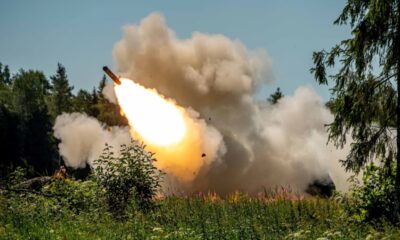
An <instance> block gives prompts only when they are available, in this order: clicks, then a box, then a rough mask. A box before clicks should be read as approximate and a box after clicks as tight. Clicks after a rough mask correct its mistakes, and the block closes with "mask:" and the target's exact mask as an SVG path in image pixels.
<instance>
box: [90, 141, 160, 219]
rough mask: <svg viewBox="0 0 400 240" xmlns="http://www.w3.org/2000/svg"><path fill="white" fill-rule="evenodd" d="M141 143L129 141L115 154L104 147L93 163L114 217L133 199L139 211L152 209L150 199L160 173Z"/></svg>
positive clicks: (121, 214) (151, 156)
mask: <svg viewBox="0 0 400 240" xmlns="http://www.w3.org/2000/svg"><path fill="white" fill-rule="evenodd" d="M144 148H145V146H144V145H143V144H138V143H137V142H135V141H132V142H131V144H130V145H128V146H127V145H121V150H120V152H119V154H118V155H115V154H114V152H113V151H112V147H111V146H109V145H107V144H106V147H105V149H104V151H103V154H102V155H101V156H100V158H99V159H98V160H96V161H95V162H94V163H95V168H94V172H95V177H96V178H97V181H98V183H99V185H100V187H102V188H103V189H104V192H105V195H106V200H107V204H108V208H109V210H110V211H111V212H112V213H113V214H114V216H118V217H119V216H123V215H124V212H125V210H126V207H127V205H128V203H129V202H130V201H131V200H132V199H133V200H134V202H135V203H136V204H137V205H138V206H139V208H140V209H142V210H145V209H149V208H151V207H152V206H153V197H154V196H155V194H156V193H157V190H158V188H159V187H160V182H161V175H162V174H161V171H159V170H158V169H157V168H156V167H155V166H154V165H153V163H154V162H155V161H156V160H155V158H153V155H154V154H152V153H150V152H147V151H146V150H145V149H144Z"/></svg>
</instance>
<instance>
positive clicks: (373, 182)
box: [346, 164, 397, 221]
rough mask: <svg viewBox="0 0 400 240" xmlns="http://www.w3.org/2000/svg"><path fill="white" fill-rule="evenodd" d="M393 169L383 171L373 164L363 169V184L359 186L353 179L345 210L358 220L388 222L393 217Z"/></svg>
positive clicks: (394, 217)
mask: <svg viewBox="0 0 400 240" xmlns="http://www.w3.org/2000/svg"><path fill="white" fill-rule="evenodd" d="M393 173H394V169H392V170H391V171H390V172H387V171H384V169H383V168H380V167H378V166H376V165H374V164H371V165H370V166H368V167H367V168H366V169H365V172H364V175H363V179H362V181H363V183H362V184H360V183H359V181H358V180H357V179H356V178H353V179H352V181H353V183H354V184H353V186H352V188H351V190H350V194H351V196H350V198H349V201H348V204H347V208H346V209H347V210H348V211H349V212H350V214H351V215H353V216H355V217H356V218H357V219H359V220H366V221H371V220H385V219H386V220H390V221H393V220H395V219H396V217H397V216H394V215H393V209H394V203H395V199H394V198H395V178H394V174H393Z"/></svg>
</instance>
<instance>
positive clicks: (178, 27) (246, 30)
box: [0, 0, 350, 100]
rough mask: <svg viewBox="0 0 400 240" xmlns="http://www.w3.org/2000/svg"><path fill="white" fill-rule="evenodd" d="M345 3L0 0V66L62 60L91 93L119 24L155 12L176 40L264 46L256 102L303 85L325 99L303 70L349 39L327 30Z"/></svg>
mask: <svg viewBox="0 0 400 240" xmlns="http://www.w3.org/2000/svg"><path fill="white" fill-rule="evenodd" d="M344 4H345V1H344V0H304V1H299V0H275V1H267V0H260V1H251V0H249V1H235V0H224V1H218V0H213V1H211V0H203V1H183V0H181V1H179V0H172V1H165V0H164V1H161V0H160V1H152V0H147V1H134V0H116V1H110V0H85V1H82V0H80V1H79V0H69V1H61V0H41V1H26V0H24V1H23V0H2V1H1V2H0V29H1V35H0V62H2V63H4V64H7V65H9V66H10V68H11V70H12V71H13V72H15V71H17V70H18V69H19V68H24V69H38V70H43V71H44V72H45V73H46V74H47V75H51V74H53V73H54V72H55V70H56V67H57V62H61V63H62V64H63V65H65V67H66V68H67V73H68V76H69V79H70V82H71V84H72V85H74V86H75V89H80V88H84V89H91V88H92V87H93V86H95V85H96V86H97V83H98V81H99V80H100V78H101V76H102V74H103V73H102V71H101V67H102V66H103V65H110V66H112V62H113V61H112V55H111V52H112V48H113V45H114V43H115V42H117V41H118V40H119V39H120V38H121V36H122V32H121V28H122V26H124V25H127V24H132V23H138V22H140V20H141V19H142V18H143V17H145V16H147V15H148V14H149V13H151V12H154V11H157V12H160V13H162V14H163V15H164V16H165V18H166V21H167V24H168V26H169V27H170V28H172V29H173V30H174V31H175V33H176V34H177V35H178V36H179V37H180V38H187V37H190V36H191V33H192V32H193V31H200V32H204V33H210V34H224V35H226V36H228V37H230V38H232V39H239V40H240V41H241V42H243V43H244V44H245V45H246V46H247V47H248V48H250V49H257V48H263V49H265V50H266V51H267V53H268V55H269V56H270V58H271V59H272V61H273V69H274V74H275V76H276V81H275V82H274V83H272V84H270V85H269V86H267V87H265V88H263V89H261V90H260V93H259V96H260V97H261V98H264V97H265V98H266V97H267V96H268V95H269V94H270V93H271V92H273V91H274V90H275V89H276V88H277V87H278V86H279V87H280V88H281V89H282V91H283V92H284V94H288V95H289V94H292V93H293V91H294V90H295V89H296V88H297V87H298V86H300V85H308V86H312V87H313V88H314V89H316V91H317V92H318V93H319V94H320V95H321V96H322V97H323V98H324V99H325V100H328V99H329V92H328V88H327V87H325V86H318V85H317V84H316V83H315V81H314V79H313V76H312V75H311V74H310V72H309V69H310V68H311V67H312V59H311V56H312V52H313V51H316V50H320V49H322V48H330V47H332V46H333V45H334V44H335V43H338V42H339V41H341V40H343V39H345V38H347V37H348V36H349V34H350V33H349V28H348V27H346V26H335V25H333V21H334V20H335V19H336V17H337V16H338V15H339V13H340V12H341V10H342V8H343V6H344Z"/></svg>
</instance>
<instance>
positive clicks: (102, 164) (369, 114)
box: [0, 0, 400, 240]
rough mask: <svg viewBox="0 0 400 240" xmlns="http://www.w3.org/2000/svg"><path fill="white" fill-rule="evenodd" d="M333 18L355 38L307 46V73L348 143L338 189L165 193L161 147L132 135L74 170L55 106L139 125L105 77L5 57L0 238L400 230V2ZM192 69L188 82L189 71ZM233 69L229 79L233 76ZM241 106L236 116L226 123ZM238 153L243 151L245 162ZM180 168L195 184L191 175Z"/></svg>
mask: <svg viewBox="0 0 400 240" xmlns="http://www.w3.org/2000/svg"><path fill="white" fill-rule="evenodd" d="M148 19H150V20H148ZM148 19H147V21H148V22H145V23H147V24H144V25H145V26H153V25H152V24H149V23H152V22H151V21H156V23H160V22H157V21H161V22H162V21H163V20H160V19H161V17H159V15H152V16H150V17H149V18H148ZM162 23H163V22H162ZM334 24H336V25H339V26H341V25H344V26H347V27H350V29H351V33H350V37H349V38H348V39H343V40H342V41H341V42H339V43H337V44H336V45H334V46H332V47H331V48H330V49H328V50H326V49H322V50H319V49H315V52H313V53H310V59H312V66H310V69H309V71H310V73H311V74H312V75H313V77H314V80H315V81H316V82H317V83H318V84H320V85H322V86H324V87H327V88H329V93H330V98H329V100H327V102H326V103H325V104H323V108H324V111H327V112H328V113H329V114H331V115H329V116H332V122H330V123H328V124H326V125H324V126H323V127H324V129H325V130H326V132H327V138H328V139H326V141H327V144H328V143H331V144H333V145H334V146H335V148H336V149H343V148H344V147H345V146H348V147H349V152H348V154H347V156H346V157H345V158H344V159H337V161H338V162H339V163H340V166H341V167H342V168H343V170H344V171H345V172H347V173H350V174H351V177H350V178H349V179H347V181H348V182H349V183H350V187H349V189H348V190H347V191H344V192H343V191H339V190H335V187H334V184H333V182H332V181H331V182H328V183H323V182H318V181H314V182H310V183H309V185H308V188H307V189H303V191H298V189H292V187H291V186H290V185H286V186H283V185H276V186H273V187H264V188H263V190H261V191H258V192H257V193H254V192H250V191H240V189H238V190H235V191H227V193H224V194H220V193H219V192H217V191H213V190H212V189H210V190H209V191H192V192H189V191H186V192H185V191H173V192H172V193H167V192H166V191H163V190H165V186H166V185H165V184H166V183H165V182H166V176H167V175H168V174H169V172H168V171H169V170H170V169H168V168H164V169H163V168H160V167H157V166H159V165H157V163H158V160H157V156H158V155H157V153H154V152H151V151H149V150H148V146H147V145H146V144H145V143H144V142H143V141H139V140H138V139H135V137H132V138H131V139H130V143H127V144H122V145H121V146H119V148H115V146H112V145H111V144H110V143H107V142H105V143H104V146H100V147H101V148H102V149H103V151H102V153H101V155H100V156H98V157H97V158H96V159H94V160H93V162H90V163H89V162H85V163H86V166H84V167H82V168H73V167H71V165H70V164H69V162H68V161H66V158H65V155H63V154H62V150H61V149H60V143H61V140H60V139H58V138H56V137H55V130H54V125H55V122H56V119H57V117H59V116H60V115H62V114H65V113H81V114H83V116H85V117H90V118H93V119H96V120H97V121H98V122H100V123H101V128H102V130H104V131H109V132H111V131H112V129H111V128H112V127H113V126H119V127H126V129H128V128H134V126H133V127H132V125H134V124H132V122H131V120H132V118H131V117H130V116H129V115H127V114H125V113H126V109H124V105H123V104H121V103H122V101H121V102H118V103H119V104H117V103H112V102H110V101H109V99H108V98H106V97H105V94H104V89H105V88H106V86H107V85H108V84H109V83H108V82H107V77H106V75H103V77H102V78H101V79H99V83H98V85H97V86H96V87H94V88H93V90H92V91H87V90H83V89H79V90H77V89H74V86H72V85H71V84H70V79H69V76H68V72H67V69H66V68H65V67H64V65H63V64H62V63H58V64H57V63H55V64H54V65H55V71H54V72H53V73H44V72H43V71H40V70H36V69H20V70H15V69H10V67H9V66H8V65H7V63H0V152H1V157H0V239H319V240H323V239H399V238H400V228H399V223H400V168H399V167H398V166H399V164H400V151H398V149H399V148H400V136H398V134H397V133H398V132H399V131H400V94H399V91H400V1H399V0H393V1H387V0H365V1H361V0H348V1H347V3H346V4H345V6H344V7H343V10H342V12H341V13H340V15H339V16H338V17H337V19H336V21H335V22H334ZM154 25H156V26H157V27H159V28H157V29H160V28H161V27H160V26H159V25H160V24H159V25H157V24H154ZM142 30H143V31H144V30H146V29H145V28H143V29H142ZM161 30H163V29H161ZM163 32H164V33H165V32H168V31H163ZM151 33H154V32H151ZM135 36H136V35H135ZM220 38H222V37H221V36H218V39H219V40H220ZM200 39H202V40H204V39H207V37H205V36H201V37H200ZM210 39H211V38H210ZM174 40H176V39H174ZM176 41H177V40H176ZM224 41H225V39H224ZM156 42H157V41H156ZM177 42H179V41H177ZM210 42H212V41H211V40H210ZM189 43H190V41H187V42H185V44H187V45H185V46H189ZM224 43H228V44H229V43H230V42H229V41H228V40H226V41H225V42H224ZM233 46H236V45H233ZM232 49H234V50H236V48H232ZM243 49H244V48H242V46H240V51H247V50H243ZM140 54H143V55H144V53H142V52H141V53H140ZM140 54H139V55H140ZM155 55H156V54H155ZM160 55H161V54H160ZM140 56H141V57H142V55H140ZM153 57H154V56H153V55H151V59H153ZM246 57H247V56H246ZM154 58H156V57H154ZM246 59H247V58H246ZM249 59H251V58H249ZM173 60H175V59H171V61H173ZM251 60H254V59H251ZM168 62H169V61H168ZM209 62H210V61H209ZM211 62H212V61H211ZM250 62H251V61H250ZM143 66H144V67H146V65H143ZM235 67H237V66H236V65H235ZM254 68H256V67H254ZM100 69H101V67H99V70H100ZM190 70H191V71H192V72H190V71H188V72H189V73H190V74H191V75H190V74H189V73H188V72H186V74H185V76H186V77H187V76H188V75H190V76H194V75H196V74H195V73H194V71H195V70H193V69H190ZM224 70H226V69H224ZM231 70H232V69H231ZM249 71H250V70H249ZM170 72H173V71H172V70H171V69H167V71H166V73H170ZM232 72H233V73H232V74H231V73H230V74H226V75H224V76H225V77H226V78H229V77H231V76H232V75H234V74H235V73H237V72H236V69H234V70H232ZM243 72H247V70H244V71H243ZM239 73H241V72H240V71H239ZM174 74H176V73H175V72H174ZM214 75H217V74H214ZM173 76H174V77H175V75H173ZM196 76H197V75H196ZM156 77H157V76H154V78H156ZM199 79H200V78H199ZM231 79H235V78H234V77H233V78H231ZM199 81H200V80H199ZM126 82H129V80H128V79H125V78H121V81H119V83H118V82H117V83H116V84H117V85H115V91H116V92H117V93H118V91H122V90H121V88H123V87H124V86H132V89H139V90H140V89H145V88H144V87H141V86H140V85H138V84H136V85H134V84H133V83H131V82H130V84H131V85H128V84H126ZM162 83H163V82H161V84H162ZM121 84H122V85H121ZM124 84H126V85H124ZM178 87H181V86H178ZM178 87H177V88H178ZM224 87H225V86H224ZM160 88H161V87H160ZM118 89H119V90H118ZM207 90H209V89H206V90H205V89H201V91H203V93H204V92H206V91H207ZM141 91H142V90H141ZM143 91H145V92H146V91H147V92H150V93H149V95H148V96H156V99H158V100H159V99H161V100H159V101H161V105H160V106H161V108H160V109H162V107H164V106H167V107H171V106H172V107H171V109H172V113H178V115H177V116H178V117H179V116H180V115H179V113H180V111H181V109H182V108H180V107H177V105H174V104H176V103H175V101H170V102H169V103H168V100H167V99H165V98H164V97H160V96H157V92H155V91H153V90H150V91H148V90H146V89H145V90H143ZM232 91H233V90H232ZM139 92H140V91H139ZM120 93H121V92H120ZM121 96H122V95H121ZM121 96H118V101H120V100H121V98H120V97H121ZM222 96H223V100H221V102H223V104H225V103H226V102H228V101H234V100H236V99H235V98H234V97H232V96H236V95H229V94H225V95H224V94H222ZM226 96H228V97H231V98H228V97H226ZM242 96H248V95H240V97H242ZM214 97H215V96H214ZM218 97H220V95H218V96H217V97H216V99H218V100H220V99H219V98H218ZM225 97H226V99H224V98H225ZM127 99H128V100H129V98H127ZM143 99H146V98H143ZM247 99H248V98H247ZM285 99H286V96H285V95H284V94H283V92H282V91H281V89H280V88H278V89H277V90H276V91H275V92H274V93H272V94H271V95H270V96H269V97H267V98H266V99H264V100H263V101H262V103H261V104H260V105H262V106H266V108H267V109H273V110H274V107H276V108H277V107H278V106H280V104H282V102H284V101H285ZM292 99H295V98H292ZM158 100H157V101H158ZM212 100H213V99H212ZM212 100H210V102H212ZM126 102H127V103H129V101H126ZM171 102H172V103H171ZM140 104H141V103H139V105H140ZM163 104H164V105H163ZM257 104H258V103H257ZM313 104H314V105H316V104H315V103H314V102H313ZM194 105H196V104H194ZM223 106H227V105H223ZM245 106H253V105H245ZM257 106H258V105H257ZM207 107H209V106H207ZM211 107H212V106H211ZM239 107H240V106H239ZM239 107H238V109H241V110H243V109H245V110H247V109H246V108H239ZM125 108H127V107H126V105H125ZM276 108H275V109H276ZM143 109H145V108H143ZM143 109H141V110H143ZM256 109H257V110H258V108H256ZM260 109H261V108H260ZM182 111H183V110H182ZM193 111H194V110H193ZM271 112H273V111H271ZM310 112H311V111H310ZM165 113H166V114H169V112H165ZM245 114H247V112H237V113H236V112H235V114H234V116H233V117H231V118H234V119H236V118H237V119H240V118H241V117H243V118H244V117H245V116H244V115H245ZM192 115H193V113H192ZM194 115H195V114H194ZM198 115H200V114H198ZM185 116H186V115H185ZM188 116H189V115H188ZM167 117H168V116H165V119H158V121H167V120H168V118H167ZM186 119H190V118H189V117H187V118H186ZM207 119H208V120H207ZM227 119H228V120H230V119H229V118H227ZM178 120H181V119H179V118H178ZM182 121H183V120H182ZM196 121H197V118H196ZM207 121H208V122H207ZM212 121H215V122H216V121H218V120H214V118H213V119H212V118H211V117H208V116H207V117H206V120H201V121H198V122H194V123H193V125H190V126H203V127H204V126H206V127H207V125H201V124H205V123H209V122H212ZM139 123H140V122H139ZM200 123H201V124H200ZM250 123H252V122H250ZM191 124H192V123H191ZM196 124H198V125H196ZM146 126H148V125H146ZM175 126H177V125H175ZM188 126H189V125H188ZM206 127H204V128H206ZM319 127H322V126H319ZM213 129H214V128H213ZM255 129H256V128H255ZM294 129H295V128H294ZM150 130H151V129H150ZM184 130H185V129H184ZM215 131H216V130H215ZM213 133H215V132H213ZM83 134H84V133H83ZM294 134H295V133H293V135H294ZM132 135H134V134H132ZM156 135H157V133H156ZM218 136H220V135H218ZM227 136H228V135H223V137H225V138H227ZM229 136H230V137H232V136H233V137H232V138H231V139H230V140H232V139H234V137H235V136H234V134H231V135H229ZM251 136H258V135H256V134H255V135H251ZM221 138H222V137H221ZM253 138H254V137H253ZM232 141H233V140H232ZM193 142H195V141H193ZM193 142H190V143H191V144H193ZM178 143H182V142H178ZM262 143H264V142H262ZM174 144H175V143H174ZM234 144H236V143H234ZM167 146H173V144H172V145H167ZM233 146H241V145H233ZM175 147H176V146H175ZM179 147H181V146H179ZM264 147H265V146H264ZM289 147H290V146H288V148H289ZM164 148H165V147H164ZM160 149H161V148H160ZM255 149H256V148H255ZM257 149H259V148H257ZM167 150H170V149H167ZM235 150H236V149H235ZM170 152H172V151H170ZM167 153H168V151H167ZM185 153H186V152H185ZM234 153H240V150H238V151H237V152H234ZM196 154H197V155H198V156H197V155H196V157H197V158H200V159H201V161H204V160H202V159H205V158H207V157H209V156H208V155H209V153H208V152H207V154H206V153H205V152H203V151H201V152H200V154H198V153H197V152H196ZM234 155H235V154H231V155H228V156H229V157H232V158H235V157H237V156H234ZM239 155H240V154H239ZM193 156H194V155H193ZM193 156H192V155H188V157H193ZM243 156H244V157H246V156H247V155H240V156H239V157H243ZM180 157H182V156H180ZM184 157H186V156H184ZM189 160H190V161H192V160H193V159H189ZM189 160H188V161H189ZM179 161H180V159H179ZM179 161H178V162H179ZM200 163H202V162H200ZM199 165H200V167H199V168H201V167H202V165H201V164H199ZM210 166H213V165H210ZM299 166H301V165H299ZM299 168H300V167H299ZM196 170H198V169H197V168H196ZM263 170H264V169H261V170H260V171H263ZM299 171H301V169H300V170H299ZM269 173H271V172H269ZM185 174H186V175H184V176H185V177H187V176H189V177H188V178H189V179H190V180H193V176H192V175H196V174H198V173H197V172H194V171H193V172H190V173H189V174H187V173H185ZM242 179H244V178H242ZM255 179H256V178H255ZM266 179H268V178H266ZM207 180H208V179H207ZM317 180H318V179H317ZM221 181H222V180H221ZM239 181H240V180H239ZM327 187H328V190H326V188H327ZM310 188H313V189H314V191H310ZM326 191H327V192H326Z"/></svg>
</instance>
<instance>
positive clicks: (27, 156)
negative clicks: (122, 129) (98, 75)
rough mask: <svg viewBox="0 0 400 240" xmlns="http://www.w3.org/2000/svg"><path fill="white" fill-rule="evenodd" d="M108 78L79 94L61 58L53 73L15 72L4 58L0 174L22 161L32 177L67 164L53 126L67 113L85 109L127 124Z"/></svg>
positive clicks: (0, 82) (107, 120) (0, 92)
mask: <svg viewBox="0 0 400 240" xmlns="http://www.w3.org/2000/svg"><path fill="white" fill-rule="evenodd" d="M106 81H107V80H106V77H105V76H104V75H103V77H102V79H101V80H100V82H99V84H98V86H97V87H94V88H93V90H92V91H91V92H89V91H86V90H83V89H80V90H79V91H78V92H77V93H76V94H74V93H73V89H74V87H73V86H72V85H70V83H69V79H68V75H67V72H66V69H65V67H64V66H63V65H62V64H60V63H58V65H57V70H56V72H55V73H54V74H53V75H51V76H50V77H49V78H47V77H46V75H45V74H44V73H43V72H42V71H38V70H23V69H21V70H19V71H18V72H17V73H15V74H12V73H11V72H10V69H9V67H8V66H7V65H3V64H1V63H0V154H1V155H0V178H5V177H7V176H8V175H9V174H10V173H11V172H12V171H13V170H14V169H15V168H16V167H18V166H21V167H24V168H26V169H27V170H28V175H29V176H30V177H32V176H40V175H49V174H52V173H53V172H54V170H55V169H57V168H58V167H59V166H60V165H61V164H63V162H62V158H61V156H60V155H59V153H58V147H57V145H58V141H57V139H55V138H54V136H53V129H52V127H53V124H54V121H55V119H56V117H57V116H58V115H60V114H62V113H69V112H81V113H86V114H87V115H89V116H92V117H95V118H97V119H98V120H99V121H101V122H103V123H104V124H106V125H109V126H113V125H126V124H127V121H126V119H125V118H124V117H123V116H121V115H120V109H119V106H118V105H117V104H114V103H110V102H109V101H108V100H107V99H105V97H104V96H103V94H102V91H103V89H104V87H105V86H106Z"/></svg>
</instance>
